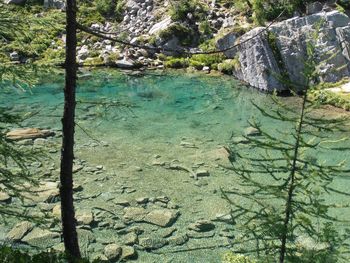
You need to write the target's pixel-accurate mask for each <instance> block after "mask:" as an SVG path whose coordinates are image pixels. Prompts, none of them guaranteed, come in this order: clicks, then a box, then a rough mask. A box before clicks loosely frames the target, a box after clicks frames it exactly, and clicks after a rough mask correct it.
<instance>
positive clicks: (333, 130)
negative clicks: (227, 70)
mask: <svg viewBox="0 0 350 263" xmlns="http://www.w3.org/2000/svg"><path fill="white" fill-rule="evenodd" d="M310 43H311V42H310ZM307 54H308V56H307V57H308V59H307V61H305V62H304V63H305V72H304V75H305V78H306V79H307V83H306V85H305V87H304V92H303V94H302V95H301V96H300V104H298V106H293V105H286V104H284V103H283V102H281V100H279V99H278V98H276V96H273V97H272V104H274V107H272V108H270V109H269V110H266V109H263V108H262V107H260V106H259V105H256V104H254V103H253V104H254V106H255V107H256V108H257V109H258V110H259V111H260V112H261V113H262V116H263V117H266V118H267V119H270V120H272V121H274V122H278V123H280V124H282V125H283V127H284V130H282V131H281V130H277V131H273V130H271V128H268V127H265V126H264V125H263V124H262V123H259V122H258V121H254V120H253V121H250V122H249V124H250V125H251V126H252V127H254V128H255V129H256V134H259V135H258V136H248V135H244V138H245V140H244V141H243V142H244V143H246V144H245V145H243V144H242V143H236V144H234V143H232V145H231V147H230V148H229V149H230V162H231V164H232V166H231V167H228V169H230V170H232V171H233V173H234V175H235V176H236V177H237V179H236V180H235V181H237V182H238V186H237V187H236V188H235V189H229V190H228V189H226V190H223V191H222V194H223V197H224V198H225V199H227V200H228V202H229V203H230V204H231V205H232V210H231V216H232V219H233V220H234V221H235V229H236V233H237V238H236V242H237V244H240V245H241V246H242V249H241V252H255V253H256V256H257V257H258V258H259V259H264V260H266V262H280V263H283V262H325V263H326V262H327V263H331V262H337V260H338V259H339V258H340V257H346V252H348V246H349V244H348V241H349V232H348V230H347V229H344V228H343V229H339V228H338V227H339V226H341V225H342V224H345V223H347V224H348V221H346V218H339V217H337V216H333V215H332V211H334V209H335V208H337V209H342V207H347V206H346V205H344V204H343V203H342V202H339V203H337V202H335V203H332V202H331V201H327V199H330V197H332V200H334V199H335V200H342V198H344V196H345V197H346V196H349V195H350V193H349V192H346V191H344V190H342V189H337V188H336V187H334V180H335V179H337V178H338V180H339V178H344V177H349V173H350V169H349V167H347V166H346V162H345V161H346V160H345V159H344V160H339V159H338V160H337V159H336V158H333V157H334V156H337V154H338V155H341V156H344V157H345V156H346V152H348V151H349V150H350V145H349V141H348V139H347V138H341V137H339V136H340V135H341V132H343V131H346V125H349V120H348V119H347V118H344V117H336V118H333V117H327V116H326V117H325V116H319V115H317V108H318V106H319V105H318V104H317V103H315V102H313V101H311V100H309V96H308V94H309V92H310V90H311V89H312V88H313V87H314V86H315V85H316V84H317V75H318V74H317V67H316V63H315V62H314V61H317V59H316V54H315V52H314V50H313V45H312V44H308V48H307ZM288 84H289V85H290V87H291V89H292V90H293V89H294V90H300V85H297V84H295V85H293V83H288ZM296 86H299V87H298V88H299V89H297V87H296ZM337 198H338V199H337ZM306 241H309V242H310V243H311V244H313V247H312V248H305V246H304V245H305V242H306ZM238 250H239V249H238ZM264 260H263V262H265V261H264Z"/></svg>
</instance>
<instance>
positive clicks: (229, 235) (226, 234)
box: [219, 230, 235, 239]
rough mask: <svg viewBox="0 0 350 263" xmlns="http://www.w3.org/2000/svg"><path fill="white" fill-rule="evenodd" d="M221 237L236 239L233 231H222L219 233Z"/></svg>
mask: <svg viewBox="0 0 350 263" xmlns="http://www.w3.org/2000/svg"><path fill="white" fill-rule="evenodd" d="M219 236H221V237H227V238H231V239H232V238H234V237H235V235H234V234H233V231H232V230H231V231H224V230H222V231H220V232H219Z"/></svg>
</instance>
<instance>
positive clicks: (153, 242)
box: [139, 237, 168, 250]
mask: <svg viewBox="0 0 350 263" xmlns="http://www.w3.org/2000/svg"><path fill="white" fill-rule="evenodd" d="M139 244H140V246H142V247H143V248H145V249H146V250H153V249H158V248H161V247H164V246H165V245H167V244H168V241H167V240H166V239H162V238H151V237H146V238H140V242H139Z"/></svg>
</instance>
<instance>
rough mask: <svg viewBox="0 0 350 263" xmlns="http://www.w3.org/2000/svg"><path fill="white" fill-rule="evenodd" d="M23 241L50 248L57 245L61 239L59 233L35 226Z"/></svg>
mask: <svg viewBox="0 0 350 263" xmlns="http://www.w3.org/2000/svg"><path fill="white" fill-rule="evenodd" d="M21 241H22V242H24V243H27V244H29V245H30V246H33V247H38V248H49V247H52V246H54V245H56V244H57V243H59V242H60V241H61V240H60V234H59V233H56V232H51V231H49V230H46V229H41V228H34V229H33V230H32V231H31V232H29V233H28V234H27V235H26V236H25V237H24V238H22V240H21Z"/></svg>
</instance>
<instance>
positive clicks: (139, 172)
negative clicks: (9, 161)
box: [1, 70, 349, 262]
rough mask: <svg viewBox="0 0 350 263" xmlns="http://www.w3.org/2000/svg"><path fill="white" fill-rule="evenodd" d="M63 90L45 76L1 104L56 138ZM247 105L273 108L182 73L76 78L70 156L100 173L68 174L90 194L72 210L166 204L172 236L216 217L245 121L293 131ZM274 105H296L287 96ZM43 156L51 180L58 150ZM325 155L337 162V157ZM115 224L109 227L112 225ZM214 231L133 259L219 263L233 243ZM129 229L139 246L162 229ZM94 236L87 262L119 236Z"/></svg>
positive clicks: (254, 95)
mask: <svg viewBox="0 0 350 263" xmlns="http://www.w3.org/2000/svg"><path fill="white" fill-rule="evenodd" d="M62 89H63V78H59V77H58V78H57V79H54V80H53V79H51V78H47V79H44V80H43V81H42V83H41V84H40V85H38V86H37V87H35V88H33V89H32V90H31V92H28V91H18V90H7V92H5V93H4V95H3V96H2V97H1V104H2V105H3V106H8V107H9V108H11V109H12V110H13V111H18V112H23V111H25V112H32V113H35V114H34V116H33V117H31V118H29V119H27V120H25V121H24V122H23V123H22V125H23V126H25V127H39V128H50V129H54V130H59V129H60V126H61V124H60V119H61V114H62V108H63V104H62V102H63V94H62ZM252 100H253V101H254V102H255V103H256V104H258V105H259V106H260V107H262V108H265V109H269V108H271V107H273V104H272V102H271V99H270V95H267V94H264V93H260V92H258V91H256V90H254V89H250V88H247V87H245V86H242V85H241V84H240V83H239V82H237V81H235V80H234V79H233V78H231V77H227V76H210V75H201V74H188V73H185V72H181V71H176V72H168V73H163V72H157V71H155V72H147V73H140V74H135V73H133V74H129V73H125V72H119V71H112V70H95V71H92V72H88V71H85V72H82V73H80V79H79V87H78V90H77V101H78V103H77V111H76V120H77V127H76V137H77V140H76V146H75V150H76V158H77V159H79V160H84V161H86V163H87V164H88V165H89V166H97V165H103V167H104V168H103V172H102V173H101V174H94V173H87V172H84V171H83V172H79V173H77V174H76V175H75V181H76V182H77V183H79V184H82V185H83V187H84V190H83V192H82V193H81V195H82V196H85V197H86V196H96V197H95V198H81V199H79V198H77V199H78V201H77V202H76V207H77V209H78V210H79V209H90V208H92V207H100V208H103V209H107V210H112V211H114V212H115V213H117V214H118V215H119V218H122V216H123V207H120V206H116V205H115V200H117V201H118V200H119V201H120V200H127V201H129V202H130V203H133V202H134V200H135V199H137V198H140V197H157V196H167V197H168V198H169V199H170V200H171V202H172V203H174V204H175V205H176V206H177V207H178V208H177V210H178V211H179V212H180V216H179V217H178V219H177V220H176V223H175V224H174V227H175V228H176V229H177V230H176V233H177V234H183V233H186V231H187V226H188V225H189V224H190V223H193V222H194V221H196V220H199V219H206V220H211V219H214V218H215V217H216V216H217V214H227V213H228V212H229V211H230V207H229V205H228V204H227V202H226V201H225V200H223V199H222V198H221V194H220V188H226V189H230V188H231V187H235V186H236V181H235V180H237V179H236V178H235V177H234V175H232V173H230V172H229V171H227V170H226V169H224V168H222V167H221V166H220V165H228V161H227V156H226V155H225V151H223V148H222V146H225V145H228V144H229V143H230V141H231V138H232V137H233V136H240V135H241V134H242V132H243V131H244V129H245V128H247V127H249V125H248V124H247V121H248V120H251V119H255V120H258V121H260V122H261V123H262V124H263V125H264V126H265V127H267V129H268V130H270V131H271V132H272V133H277V132H278V131H288V130H290V129H292V128H293V126H291V125H288V124H285V123H278V122H276V121H271V120H269V119H267V118H266V117H263V116H262V114H261V113H260V112H259V111H258V110H257V109H256V108H254V107H253V105H252V103H251V101H252ZM282 100H284V101H285V102H287V103H289V104H291V105H298V104H299V101H298V100H297V99H295V98H282ZM328 113H329V114H339V113H338V112H335V113H334V112H333V113H332V112H330V111H329V112H328ZM348 135H349V134H347V133H344V136H348ZM50 142H51V145H50V147H51V148H55V149H56V150H58V149H59V144H60V139H59V138H54V139H52V140H51V141H50ZM252 151H253V152H254V149H253V150H252ZM51 155H52V156H51V157H52V159H51V161H50V160H47V161H46V163H45V164H47V165H48V166H52V165H54V166H55V167H56V170H54V171H53V173H52V177H51V178H50V179H51V180H52V179H57V178H58V170H57V167H58V161H59V152H56V153H55V152H54V151H52V154H51ZM332 157H333V158H334V159H335V160H337V159H341V158H343V156H342V154H340V155H339V156H332ZM175 160H176V161H175ZM174 162H175V163H178V164H181V166H184V167H190V168H191V169H193V170H196V169H198V168H200V169H205V170H208V171H209V173H210V176H208V177H203V178H200V179H199V180H197V181H196V180H194V179H193V178H190V176H189V174H188V173H187V172H185V171H180V170H171V169H167V165H168V164H169V163H174ZM44 167H45V166H44ZM42 170H45V168H43V169H42ZM45 180H46V179H45ZM344 182H346V181H343V180H339V181H338V184H339V185H343V186H344V185H345V183H344ZM344 188H346V187H345V186H344ZM125 189H129V190H130V191H128V190H125ZM79 197H80V196H79ZM154 207H157V205H154ZM96 211H97V210H93V212H94V213H97V212H96ZM342 213H343V212H342ZM347 213H348V211H347ZM120 221H122V220H119V219H118V220H117V219H116V220H115V222H113V223H118V222H120ZM215 224H216V229H215V235H214V236H213V237H208V238H200V239H197V238H193V239H190V240H189V241H188V242H187V243H186V244H185V245H183V246H180V247H176V246H175V247H172V246H165V247H164V248H161V249H159V250H156V251H155V253H148V252H146V251H142V250H139V259H138V261H139V262H157V261H158V262H159V261H160V262H220V258H221V256H222V255H223V253H224V252H225V251H227V250H228V249H229V248H230V242H232V240H230V239H227V238H225V237H222V236H221V235H220V233H221V232H222V231H224V232H225V230H230V229H231V230H232V226H230V225H227V224H226V223H222V222H217V223H215ZM136 225H139V226H140V227H142V228H143V230H144V233H143V234H141V236H140V237H139V238H142V237H148V236H152V237H153V236H155V237H159V236H161V235H162V232H164V231H165V230H164V229H161V228H159V227H154V226H149V225H145V224H141V223H140V224H136ZM92 232H93V233H94V235H95V236H96V239H97V242H95V243H93V244H91V245H89V246H88V247H86V248H84V249H83V250H84V252H85V253H86V254H89V255H91V254H96V255H97V254H99V253H101V251H103V245H102V244H106V243H110V242H111V241H115V242H123V236H122V235H119V234H118V233H117V232H116V230H114V229H113V227H98V228H93V229H92ZM205 247H210V249H209V248H208V249H204V248H205ZM202 248H203V249H202ZM180 250H188V251H184V252H181V251H180Z"/></svg>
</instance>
